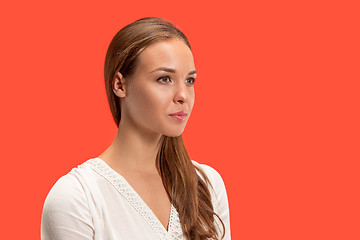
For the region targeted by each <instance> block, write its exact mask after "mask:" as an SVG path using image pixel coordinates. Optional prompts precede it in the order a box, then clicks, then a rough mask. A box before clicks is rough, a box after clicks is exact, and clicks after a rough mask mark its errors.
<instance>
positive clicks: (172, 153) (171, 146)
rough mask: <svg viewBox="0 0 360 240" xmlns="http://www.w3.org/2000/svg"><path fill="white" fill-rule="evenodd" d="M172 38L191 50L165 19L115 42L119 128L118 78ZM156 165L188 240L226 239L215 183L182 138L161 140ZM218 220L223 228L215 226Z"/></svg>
mask: <svg viewBox="0 0 360 240" xmlns="http://www.w3.org/2000/svg"><path fill="white" fill-rule="evenodd" d="M170 38H179V39H181V40H183V41H184V43H185V44H186V45H187V46H188V47H189V48H190V49H191V47H190V43H189V41H188V40H187V38H186V36H185V35H184V34H183V33H182V32H181V31H180V30H179V29H178V28H176V27H175V26H174V25H173V24H171V23H170V22H169V21H167V20H165V19H162V18H154V17H152V18H143V19H139V20H137V21H135V22H133V23H131V24H129V25H127V26H125V27H124V28H122V29H121V30H120V31H119V32H118V33H117V34H116V35H115V36H114V38H113V39H112V41H111V43H110V45H109V48H108V50H107V53H106V58H105V86H106V93H107V97H108V101H109V105H110V110H111V113H112V115H113V118H114V121H115V123H116V125H117V126H119V124H120V119H121V111H120V99H119V98H118V97H117V96H116V95H115V93H114V92H113V84H112V83H113V79H114V76H115V74H116V73H117V72H120V73H121V74H122V75H123V76H124V77H126V76H130V75H131V74H132V73H133V71H134V69H135V66H136V60H137V57H138V56H139V54H140V53H141V52H142V51H143V50H144V49H145V48H146V47H148V46H149V45H151V44H152V43H155V42H157V41H160V40H165V39H170ZM156 165H157V167H158V171H159V173H160V175H161V178H162V182H163V184H164V187H165V189H166V191H167V194H168V196H169V198H170V200H171V201H172V204H173V205H174V207H175V208H176V210H177V211H178V213H179V218H180V222H181V226H182V229H183V233H184V235H185V236H186V237H187V239H189V240H190V239H191V240H195V239H196V240H203V239H204V240H205V239H222V238H223V237H224V234H225V226H224V224H223V222H222V220H221V219H220V218H219V216H218V215H217V214H216V213H215V212H214V210H213V205H212V202H211V195H210V191H209V187H212V186H211V183H210V182H209V180H208V178H207V177H206V175H205V174H204V172H203V171H202V170H201V169H200V168H198V167H196V166H195V165H193V163H192V162H191V159H190V157H189V155H188V153H187V151H186V148H185V145H184V142H183V140H182V136H181V135H180V136H178V137H169V136H162V137H161V142H160V148H159V151H158V153H157V157H156ZM196 171H198V172H199V174H200V175H201V177H200V175H198V174H197V172H196ZM215 217H217V218H218V220H219V221H218V222H219V223H221V225H222V226H221V227H220V226H217V224H216V223H215ZM221 228H222V231H220V229H221ZM220 235H221V236H220Z"/></svg>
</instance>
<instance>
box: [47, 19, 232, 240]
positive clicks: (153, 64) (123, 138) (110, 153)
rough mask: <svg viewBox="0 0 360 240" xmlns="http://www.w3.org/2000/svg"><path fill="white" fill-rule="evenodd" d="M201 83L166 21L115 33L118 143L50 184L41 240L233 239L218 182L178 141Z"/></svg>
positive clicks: (110, 84) (182, 41)
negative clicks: (196, 82) (197, 81)
mask: <svg viewBox="0 0 360 240" xmlns="http://www.w3.org/2000/svg"><path fill="white" fill-rule="evenodd" d="M195 79H196V70H195V65H194V60H193V56H192V53H191V48H190V44H189V42H188V40H187V39H186V37H185V35H184V34H183V33H182V32H181V31H180V30H178V29H177V28H175V27H174V26H173V25H172V24H171V23H169V22H167V21H166V20H164V19H161V18H144V19H140V20H138V21H135V22H133V23H131V24H129V25H127V26H126V27H124V28H123V29H122V30H120V31H119V32H118V33H117V34H116V35H115V37H114V38H113V40H112V41H111V43H110V46H109V48H108V51H107V54H106V59H105V85H106V91H107V96H108V100H109V104H110V109H111V112H112V115H113V118H114V120H115V123H116V124H117V126H118V133H117V136H116V137H115V140H114V141H113V143H112V144H111V145H110V146H109V148H108V149H106V150H105V151H104V152H103V153H102V154H101V155H100V156H99V157H97V158H94V159H90V160H88V161H86V162H84V163H83V164H81V165H79V166H78V167H77V168H74V169H72V170H71V171H70V172H69V173H68V174H67V175H65V176H63V177H62V178H60V179H59V180H58V181H57V182H56V184H55V185H54V186H53V188H52V189H51V191H50V192H49V194H48V196H47V198H46V200H45V204H44V209H43V214H42V224H41V225H42V227H41V235H42V239H142V240H146V239H149V240H150V239H164V240H165V239H230V224H229V208H228V201H227V195H226V190H225V186H224V183H223V181H222V179H221V176H220V175H219V174H218V173H217V172H216V171H215V170H214V169H212V168H211V167H209V166H207V165H203V164H199V163H197V162H195V161H191V160H190V158H189V156H188V154H187V151H186V149H185V146H184V143H183V141H182V137H181V134H182V132H183V131H184V128H185V125H186V122H187V120H188V119H189V116H190V113H191V110H192V107H193V105H194V99H195V94H194V81H195Z"/></svg>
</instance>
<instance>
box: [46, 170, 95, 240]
mask: <svg viewBox="0 0 360 240" xmlns="http://www.w3.org/2000/svg"><path fill="white" fill-rule="evenodd" d="M93 236H94V228H93V223H92V218H91V214H90V211H89V207H88V203H87V198H86V195H85V192H84V189H83V187H82V185H81V183H80V181H79V180H78V178H77V177H76V175H74V174H71V172H70V173H69V174H67V175H65V176H63V177H61V178H60V179H59V180H58V181H57V182H56V183H55V185H54V186H53V187H52V189H51V190H50V192H49V194H48V196H47V198H46V200H45V203H44V207H43V212H42V218H41V239H42V240H48V239H52V240H67V239H72V240H90V239H93Z"/></svg>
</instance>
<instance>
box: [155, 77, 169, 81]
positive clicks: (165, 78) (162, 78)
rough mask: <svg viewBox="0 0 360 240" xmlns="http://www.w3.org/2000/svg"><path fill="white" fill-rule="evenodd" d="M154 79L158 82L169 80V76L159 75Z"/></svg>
mask: <svg viewBox="0 0 360 240" xmlns="http://www.w3.org/2000/svg"><path fill="white" fill-rule="evenodd" d="M156 81H158V82H169V81H170V77H169V76H164V77H159V78H158V79H157V80H156Z"/></svg>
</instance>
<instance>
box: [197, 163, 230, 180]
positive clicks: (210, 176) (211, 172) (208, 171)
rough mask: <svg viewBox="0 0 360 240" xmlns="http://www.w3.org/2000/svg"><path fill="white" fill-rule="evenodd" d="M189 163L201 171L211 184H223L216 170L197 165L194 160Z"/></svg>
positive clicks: (207, 166) (204, 165)
mask: <svg viewBox="0 0 360 240" xmlns="http://www.w3.org/2000/svg"><path fill="white" fill-rule="evenodd" d="M191 161H192V163H193V165H194V166H196V167H197V168H199V169H201V170H202V171H203V172H204V173H205V175H206V176H207V178H208V179H209V181H210V182H211V184H223V183H224V181H223V179H222V177H221V175H220V173H219V172H218V171H217V170H215V169H214V168H213V167H211V166H209V165H207V164H203V163H199V162H197V161H195V160H191ZM200 176H201V175H200Z"/></svg>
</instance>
